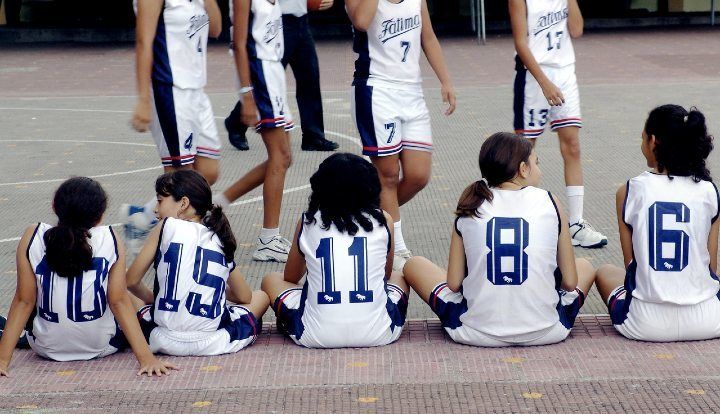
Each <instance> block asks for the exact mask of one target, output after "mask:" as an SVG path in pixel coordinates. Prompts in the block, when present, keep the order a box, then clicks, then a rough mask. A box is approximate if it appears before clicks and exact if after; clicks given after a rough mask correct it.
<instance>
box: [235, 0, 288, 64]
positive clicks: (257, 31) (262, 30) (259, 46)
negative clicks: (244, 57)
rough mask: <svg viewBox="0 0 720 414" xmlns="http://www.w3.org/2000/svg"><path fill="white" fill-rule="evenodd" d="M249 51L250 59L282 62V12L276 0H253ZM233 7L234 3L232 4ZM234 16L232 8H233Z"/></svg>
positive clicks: (248, 43) (283, 46) (248, 41)
mask: <svg viewBox="0 0 720 414" xmlns="http://www.w3.org/2000/svg"><path fill="white" fill-rule="evenodd" d="M250 3H251V4H250V23H249V25H248V31H249V33H248V40H247V50H248V56H249V58H250V59H259V60H269V61H273V62H280V61H282V57H283V54H284V53H285V40H284V38H283V22H282V10H281V8H280V2H279V1H278V0H275V2H274V3H271V2H270V1H269V0H251V2H250ZM230 6H231V7H232V1H231V2H230ZM231 16H232V8H231Z"/></svg>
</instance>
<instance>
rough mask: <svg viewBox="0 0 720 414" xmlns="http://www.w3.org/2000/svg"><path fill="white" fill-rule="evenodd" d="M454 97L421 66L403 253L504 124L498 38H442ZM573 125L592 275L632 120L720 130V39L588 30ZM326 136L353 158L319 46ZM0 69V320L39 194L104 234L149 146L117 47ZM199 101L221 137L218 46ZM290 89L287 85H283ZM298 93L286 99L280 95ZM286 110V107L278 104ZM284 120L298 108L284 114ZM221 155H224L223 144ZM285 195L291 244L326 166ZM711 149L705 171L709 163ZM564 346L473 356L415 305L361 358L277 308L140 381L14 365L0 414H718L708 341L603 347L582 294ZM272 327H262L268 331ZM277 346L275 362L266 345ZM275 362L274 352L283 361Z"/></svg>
mask: <svg viewBox="0 0 720 414" xmlns="http://www.w3.org/2000/svg"><path fill="white" fill-rule="evenodd" d="M441 43H442V45H443V50H444V53H445V56H446V58H447V61H448V65H449V67H450V71H451V74H452V77H453V80H454V83H455V86H456V88H457V92H458V110H457V112H456V114H454V115H453V116H452V117H450V118H446V117H444V116H443V115H442V110H443V106H442V102H441V101H440V97H439V88H438V86H439V85H438V82H437V80H436V79H435V77H434V75H433V73H432V71H431V70H430V69H429V67H428V65H425V67H424V75H425V88H426V99H427V102H428V106H429V108H430V112H431V114H432V117H433V129H434V131H433V132H434V141H435V146H436V151H435V155H434V163H433V164H434V165H433V177H432V181H431V183H430V185H429V186H428V188H427V189H425V190H424V191H423V192H422V193H420V195H419V196H418V197H417V198H416V199H415V200H413V201H411V202H410V203H409V204H408V205H407V206H405V207H404V208H403V223H404V233H405V237H406V240H407V241H408V244H409V246H410V248H411V249H412V250H413V252H414V253H415V254H420V255H424V256H427V257H429V258H431V259H432V260H434V261H436V262H438V263H441V264H442V265H444V264H445V262H446V260H447V248H448V244H449V235H450V231H451V224H452V219H453V216H452V211H453V209H454V206H455V203H456V201H457V198H458V196H459V194H460V192H461V191H462V189H463V188H464V187H465V186H466V185H467V184H469V183H470V182H472V181H474V180H476V179H477V177H478V176H479V171H478V168H477V153H478V150H479V148H480V145H481V143H482V140H483V139H484V138H485V137H486V136H487V135H489V134H491V133H493V132H496V131H501V130H511V128H512V80H513V75H514V72H513V60H512V58H513V47H512V40H511V38H510V37H509V36H501V37H495V38H491V39H490V41H489V42H488V45H487V46H484V47H481V46H478V45H477V44H476V43H475V41H474V40H473V39H470V38H454V39H442V40H441ZM575 48H576V54H577V57H578V63H577V74H578V79H579V84H580V91H581V99H582V109H583V118H584V122H585V128H584V129H583V130H582V132H581V137H582V149H583V161H584V166H585V176H586V205H585V216H586V217H587V218H588V219H589V220H590V221H591V222H592V223H593V224H594V225H595V226H596V227H597V228H598V229H599V230H601V231H603V232H604V233H605V234H607V236H608V237H609V240H610V243H609V245H608V246H607V247H606V248H604V249H598V250H583V249H577V250H576V255H577V256H580V257H587V258H589V259H590V260H591V261H592V262H593V263H594V264H595V265H596V266H599V265H601V264H603V263H615V264H618V265H620V264H621V253H620V246H619V242H618V237H617V230H616V221H615V212H614V205H613V204H614V193H615V190H616V189H617V188H618V186H620V185H622V184H623V183H624V182H625V180H627V179H628V178H630V177H632V176H634V175H637V174H638V173H640V172H641V171H642V170H643V168H644V167H645V165H644V159H643V158H642V155H641V153H640V150H639V145H640V132H641V129H642V126H643V122H644V120H645V116H646V114H647V112H648V111H649V110H650V109H652V108H653V107H654V106H656V105H659V104H663V103H678V104H681V105H684V106H686V107H688V106H692V105H694V106H697V107H698V108H699V109H700V110H702V111H703V112H705V114H706V116H707V117H708V119H709V124H710V129H711V131H712V132H714V133H715V134H716V135H717V134H718V126H719V125H720V110H718V108H720V97H719V94H718V91H719V90H720V88H719V87H720V33H719V32H718V31H717V30H711V29H684V30H668V31H662V30H655V31H629V32H628V31H625V32H616V33H590V34H587V35H586V36H585V37H583V38H582V39H579V40H577V41H575ZM318 52H319V54H320V60H321V71H322V76H321V77H322V85H323V98H324V105H325V122H326V129H327V134H328V138H330V139H334V140H336V141H338V142H339V143H340V145H341V150H343V151H349V152H355V153H359V144H358V140H357V134H356V131H355V127H354V125H353V123H352V120H351V118H350V114H349V110H350V104H349V100H348V98H349V83H350V79H351V76H352V63H353V60H354V55H353V54H352V51H351V48H350V43H349V42H347V41H335V42H322V43H320V44H319V45H318ZM0 56H2V58H0V125H2V128H1V129H0V148H3V150H4V154H6V157H5V162H4V163H3V165H2V176H1V177H2V178H0V213H2V214H1V215H0V217H2V218H0V222H1V223H2V226H0V314H6V312H7V309H8V307H9V304H10V301H11V299H12V295H13V292H14V289H15V276H16V275H15V263H14V262H15V260H14V253H15V247H16V244H17V238H18V237H19V236H20V234H21V233H22V231H23V229H24V228H25V227H26V226H28V225H29V224H31V223H33V222H37V221H48V222H51V223H52V222H53V216H52V212H51V208H50V203H51V197H52V194H53V191H54V189H55V188H56V187H57V185H58V184H59V182H61V181H62V180H63V179H64V178H67V177H68V176H70V175H89V176H93V177H97V178H98V180H99V181H100V182H101V183H102V184H103V185H104V187H105V188H106V190H107V191H108V192H109V194H110V197H111V201H110V207H109V209H108V212H107V214H106V218H105V221H106V223H118V221H119V220H118V216H117V208H118V207H119V205H120V204H121V203H125V202H134V203H142V202H145V201H146V200H147V199H148V198H149V197H151V196H152V194H153V187H152V183H153V180H154V178H155V177H156V176H157V175H158V174H159V173H160V168H159V167H158V164H159V163H158V159H157V153H156V151H155V148H154V145H153V143H152V139H151V137H150V136H149V135H148V134H145V135H142V134H137V133H134V132H133V131H132V130H131V129H130V127H129V118H130V115H131V111H132V109H133V105H134V101H135V98H134V96H133V95H134V94H135V89H134V77H133V73H134V72H133V69H134V68H133V65H134V57H133V50H132V45H129V44H124V45H106V46H85V45H82V46H78V45H71V46H23V47H16V46H3V50H2V52H1V55H0ZM208 68H209V82H208V87H207V88H206V90H207V92H208V94H209V95H210V97H211V100H212V102H213V105H214V110H215V114H216V116H217V118H218V128H219V129H220V132H221V136H222V138H223V140H226V136H225V133H224V129H223V127H222V123H221V121H222V118H223V117H224V116H225V115H226V114H227V112H228V111H229V110H230V109H231V108H232V105H233V104H234V99H235V96H236V94H235V93H234V79H233V76H234V75H233V73H232V72H233V70H234V69H233V66H232V62H231V60H230V58H229V57H228V55H227V49H226V47H225V46H223V45H220V44H218V45H214V46H213V47H211V48H210V52H209V65H208ZM288 78H289V83H290V86H289V90H291V91H292V90H294V83H293V81H292V76H291V75H289V76H288ZM293 99H294V94H291V96H290V100H291V101H292V100H293ZM293 105H294V102H293ZM293 110H294V111H293V113H294V114H295V115H296V117H297V110H296V108H295V107H293ZM225 143H226V144H227V142H226V141H225ZM250 145H251V150H250V151H249V152H239V151H235V150H234V149H233V148H232V147H230V145H229V144H227V145H226V147H225V149H224V152H223V160H222V162H221V169H222V175H221V178H220V181H219V182H218V183H217V184H216V186H215V189H217V190H221V189H223V188H225V187H226V186H227V185H229V184H230V183H231V182H232V181H234V180H235V179H236V178H238V177H239V176H240V175H241V174H243V173H244V172H245V171H247V170H248V169H249V168H251V167H252V166H253V165H254V164H255V163H257V162H259V161H260V160H262V159H263V156H264V148H263V147H262V144H261V141H260V140H259V138H258V137H257V136H255V135H251V137H250ZM293 151H294V164H293V166H292V169H291V171H290V173H289V176H288V179H287V183H286V196H285V199H284V204H283V211H284V213H283V216H282V231H283V232H284V233H285V234H286V235H289V234H288V233H290V232H291V229H292V228H293V225H294V223H295V222H296V221H297V219H298V217H299V215H300V213H301V211H302V210H303V209H304V208H305V207H306V201H307V196H308V194H309V192H308V177H309V176H310V174H311V173H312V172H313V171H314V169H315V168H316V167H317V165H318V163H319V162H320V161H321V160H322V159H323V158H324V157H325V156H327V154H326V153H307V152H302V151H300V131H299V129H298V130H296V131H295V132H294V133H293ZM538 153H539V156H540V159H541V168H542V170H543V174H544V179H543V186H544V187H545V188H547V189H549V190H551V191H553V192H554V193H556V194H558V195H559V196H560V199H561V200H563V198H564V183H563V179H562V161H561V158H560V154H559V151H558V146H557V140H556V138H555V136H554V135H553V134H550V133H546V134H545V135H543V136H542V137H541V138H540V142H539V145H538ZM719 157H720V155H719V154H718V152H717V151H716V152H715V153H714V154H712V155H711V160H710V167H711V170H713V171H714V170H717V169H718V167H720V163H719V162H718V161H719V160H720V158H719ZM260 195H261V192H260V191H255V192H253V193H251V194H249V195H248V196H247V197H245V198H243V199H241V200H239V201H240V202H239V203H238V205H236V206H234V207H232V208H231V209H229V210H228V211H227V213H228V216H229V218H230V221H231V223H232V225H233V228H234V230H235V234H236V237H237V239H238V241H239V243H240V244H241V249H240V251H239V252H238V255H237V262H238V264H239V265H240V267H241V269H242V270H243V272H244V274H245V276H246V278H247V279H248V281H249V282H250V283H251V285H252V286H254V287H258V286H259V284H260V279H261V277H262V275H263V274H265V273H266V272H268V271H273V270H280V269H281V268H282V266H280V265H278V264H259V263H254V262H251V261H250V254H251V252H252V246H253V242H254V239H255V237H257V232H258V230H259V227H260V223H261V217H262V211H261V209H262V202H261V199H260ZM583 312H584V313H585V314H586V315H584V316H583V317H581V318H580V319H579V321H578V323H577V327H576V328H577V329H576V330H575V332H574V333H573V337H572V338H570V339H569V340H568V341H566V342H565V343H563V344H560V345H556V346H551V347H544V348H534V349H521V348H513V349H505V350H487V349H473V348H470V347H465V346H461V345H456V344H452V343H450V342H449V340H448V339H446V338H445V337H443V335H442V332H441V330H440V327H439V325H438V322H437V321H436V320H434V319H433V315H432V313H431V312H430V310H429V308H428V307H427V306H426V305H425V304H424V303H422V301H420V300H419V299H418V298H417V296H414V297H413V298H412V299H411V306H410V310H409V315H408V317H409V318H410V319H413V321H412V322H411V323H410V324H409V326H408V327H407V329H406V333H405V334H404V335H403V339H401V341H400V343H398V344H395V345H391V346H388V347H383V348H379V349H369V350H330V351H310V350H304V349H299V348H297V347H295V346H294V345H292V344H289V343H287V341H283V339H282V338H281V337H280V336H279V335H278V334H277V333H275V331H274V328H273V327H272V324H271V321H272V320H273V317H272V312H270V313H269V314H268V315H266V316H265V321H266V330H268V332H272V334H269V333H268V334H267V335H265V337H261V339H260V340H259V341H258V343H257V344H256V345H254V346H253V347H251V348H250V349H248V350H246V351H242V352H240V353H239V354H237V355H232V356H223V357H216V358H183V359H177V361H175V362H177V364H178V365H181V366H182V368H183V369H182V371H181V372H178V373H174V374H173V376H171V377H170V378H167V379H164V380H159V381H158V380H148V379H144V380H140V381H137V380H136V379H135V377H134V376H133V374H132V369H133V368H134V366H135V361H134V360H133V358H132V354H130V353H124V354H122V355H115V356H112V357H109V358H106V359H105V360H102V361H92V362H87V363H69V364H68V363H63V364H58V363H49V362H45V361H42V360H40V359H39V358H37V357H36V356H34V355H33V354H31V353H29V352H25V351H23V352H17V353H16V357H15V359H14V362H13V365H12V368H13V373H14V374H15V375H14V378H13V379H12V380H7V379H5V380H0V394H2V395H3V398H2V399H0V410H1V409H8V410H12V409H16V407H26V408H23V409H26V410H31V411H45V410H47V411H56V410H67V409H73V410H80V411H93V410H98V411H99V410H104V411H118V410H121V409H122V410H127V411H158V410H159V411H191V410H192V411H203V410H210V411H213V410H217V411H225V410H226V409H231V408H234V409H243V410H247V411H251V410H252V411H261V412H290V411H298V410H301V411H310V412H311V411H319V412H346V411H386V412H401V411H403V412H416V411H421V412H422V411H431V412H432V411H440V410H442V411H461V410H462V411H469V412H477V411H492V412H509V411H512V412H525V411H527V412H531V411H537V410H540V411H555V412H577V411H586V410H593V411H606V412H617V411H638V412H651V411H652V412H657V411H673V412H683V411H684V412H701V411H717V410H720V408H718V407H719V405H720V404H718V402H719V401H720V397H718V392H720V380H719V378H718V377H717V362H716V361H717V350H716V349H717V344H718V343H717V342H716V341H706V342H700V343H689V344H666V345H662V344H641V343H637V342H632V341H628V340H625V339H623V338H621V337H619V336H617V335H616V334H615V333H614V331H613V329H612V328H611V327H610V326H609V322H608V320H607V317H606V316H602V315H601V314H604V313H606V309H605V307H604V306H603V304H602V303H601V301H600V300H599V297H598V296H597V294H596V293H595V292H593V293H592V294H591V295H590V298H589V300H588V301H587V303H586V305H585V307H584V309H583ZM268 322H270V323H268ZM281 348H282V349H281ZM278 355H281V357H279V358H278Z"/></svg>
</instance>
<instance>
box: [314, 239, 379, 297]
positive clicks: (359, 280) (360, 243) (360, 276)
mask: <svg viewBox="0 0 720 414" xmlns="http://www.w3.org/2000/svg"><path fill="white" fill-rule="evenodd" d="M347 253H348V255H349V256H352V257H354V258H355V290H352V291H350V303H366V302H372V301H373V291H372V290H368V288H367V285H368V278H367V237H355V238H354V239H353V242H352V244H351V245H350V247H348V252H347ZM315 258H317V259H320V263H321V265H322V280H323V290H322V292H318V296H317V301H318V304H320V305H330V304H336V303H341V300H342V299H341V298H340V291H339V290H335V264H334V263H333V258H334V251H333V239H332V237H325V238H323V239H320V244H319V245H318V248H317V250H315Z"/></svg>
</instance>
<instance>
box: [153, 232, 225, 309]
mask: <svg viewBox="0 0 720 414" xmlns="http://www.w3.org/2000/svg"><path fill="white" fill-rule="evenodd" d="M182 250H183V245H182V243H170V246H168V249H167V251H166V252H165V254H164V255H163V261H164V262H165V263H167V264H168V272H167V276H166V278H165V289H164V296H163V297H160V298H158V310H159V311H165V312H177V311H178V309H179V307H180V300H178V299H177V283H178V273H179V269H180V260H181V257H182ZM210 263H217V264H219V265H220V266H223V267H227V266H228V264H227V262H226V260H225V255H223V254H222V253H220V252H216V251H215V250H210V249H203V248H202V247H199V246H198V248H197V250H196V251H195V266H194V269H193V280H194V281H195V283H197V284H198V285H200V286H207V287H209V288H212V289H213V294H212V299H211V300H210V303H209V304H203V303H202V302H203V295H202V294H201V293H198V292H194V291H190V292H189V293H188V297H187V299H186V300H185V309H187V311H188V312H189V313H190V314H191V315H194V316H199V317H201V318H208V319H215V318H217V317H218V316H220V314H221V313H222V308H221V299H222V298H223V293H225V280H223V278H221V277H220V276H217V275H213V274H211V273H209V272H208V264H210Z"/></svg>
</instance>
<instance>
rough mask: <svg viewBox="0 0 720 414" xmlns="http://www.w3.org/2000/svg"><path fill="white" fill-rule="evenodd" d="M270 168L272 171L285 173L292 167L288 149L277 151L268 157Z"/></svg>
mask: <svg viewBox="0 0 720 414" xmlns="http://www.w3.org/2000/svg"><path fill="white" fill-rule="evenodd" d="M269 164H270V168H272V169H273V170H282V171H286V170H287V169H288V168H290V165H292V154H291V153H290V149H287V150H282V151H278V152H277V153H275V154H273V155H271V156H270V159H269Z"/></svg>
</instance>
